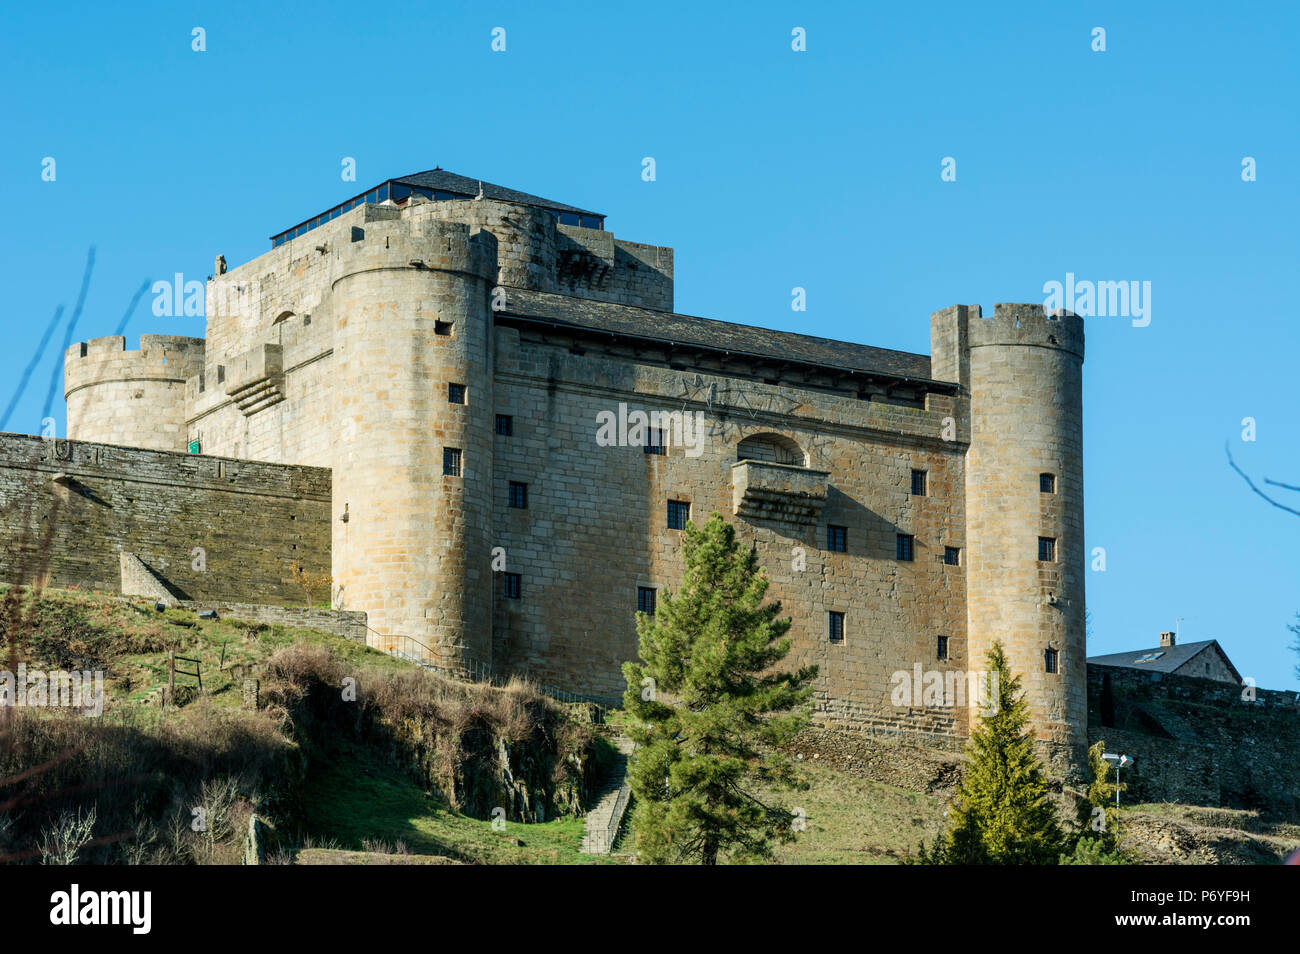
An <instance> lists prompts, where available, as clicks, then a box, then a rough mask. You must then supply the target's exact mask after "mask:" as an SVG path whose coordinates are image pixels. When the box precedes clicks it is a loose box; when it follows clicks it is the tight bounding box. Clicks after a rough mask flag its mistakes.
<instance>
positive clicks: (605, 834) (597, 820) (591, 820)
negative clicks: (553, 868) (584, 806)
mask: <svg viewBox="0 0 1300 954" xmlns="http://www.w3.org/2000/svg"><path fill="white" fill-rule="evenodd" d="M614 744H615V745H616V746H618V752H619V755H618V760H617V761H616V762H615V763H614V768H613V770H612V771H611V772H610V777H609V781H608V782H607V783H606V785H605V788H604V790H603V791H602V792H601V795H600V798H599V800H598V801H597V802H596V805H595V807H593V808H592V810H591V811H590V812H588V813H587V821H586V831H585V833H584V834H583V836H582V853H583V854H584V855H607V854H609V852H610V849H611V848H612V847H613V846H614V839H615V838H617V837H618V829H619V826H621V825H622V824H623V814H624V812H626V811H627V805H628V800H629V799H630V798H631V796H632V786H631V785H630V784H629V782H628V780H627V760H628V757H629V756H630V755H631V754H632V749H633V745H632V740H631V739H629V738H627V737H626V736H619V737H618V738H617V739H616V740H615V742H614Z"/></svg>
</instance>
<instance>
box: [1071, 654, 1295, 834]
mask: <svg viewBox="0 0 1300 954" xmlns="http://www.w3.org/2000/svg"><path fill="white" fill-rule="evenodd" d="M1097 741H1104V742H1105V743H1106V751H1107V752H1114V753H1116V754H1121V755H1128V756H1130V757H1132V758H1135V759H1136V760H1137V761H1136V764H1135V765H1134V766H1133V767H1132V769H1125V770H1124V772H1123V773H1122V777H1121V781H1123V782H1125V783H1127V784H1128V785H1129V789H1128V790H1127V791H1126V792H1125V793H1124V796H1123V797H1124V801H1125V802H1127V803H1130V804H1131V803H1133V802H1135V801H1153V802H1182V803H1184V804H1189V805H1217V806H1221V807H1225V808H1255V809H1261V810H1264V811H1266V812H1270V813H1278V814H1281V815H1283V816H1284V817H1286V818H1288V819H1289V820H1291V821H1300V694H1298V693H1295V692H1279V691H1276V690H1269V689H1249V690H1248V689H1247V687H1244V686H1234V685H1229V684H1225V683H1222V682H1218V681H1215V680H1211V679H1201V678H1191V677H1188V676H1178V675H1171V674H1168V673H1153V672H1139V671H1137V670H1134V669H1127V668H1121V667H1115V666H1098V665H1091V666H1089V667H1088V742H1089V744H1091V743H1095V742H1097Z"/></svg>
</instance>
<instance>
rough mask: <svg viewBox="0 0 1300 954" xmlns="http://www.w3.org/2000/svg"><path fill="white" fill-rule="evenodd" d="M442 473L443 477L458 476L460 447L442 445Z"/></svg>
mask: <svg viewBox="0 0 1300 954" xmlns="http://www.w3.org/2000/svg"><path fill="white" fill-rule="evenodd" d="M442 473H443V476H445V477H459V476H460V449H459V448H456V447H444V448H443V449H442Z"/></svg>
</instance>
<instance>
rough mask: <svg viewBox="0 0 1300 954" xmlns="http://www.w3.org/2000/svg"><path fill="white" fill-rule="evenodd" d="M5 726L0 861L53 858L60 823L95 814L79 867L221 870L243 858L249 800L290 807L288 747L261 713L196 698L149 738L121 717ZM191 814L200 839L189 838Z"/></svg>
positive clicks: (24, 716) (0, 728) (10, 721)
mask: <svg viewBox="0 0 1300 954" xmlns="http://www.w3.org/2000/svg"><path fill="white" fill-rule="evenodd" d="M7 716H8V718H6V719H5V720H4V721H3V723H0V804H6V803H8V804H11V806H12V807H11V808H10V809H9V811H8V813H7V814H8V816H9V818H10V822H9V824H8V829H9V830H8V832H7V835H6V837H5V839H4V840H3V841H0V851H3V852H4V856H5V859H6V860H9V861H15V862H29V863H30V862H33V861H35V860H39V858H40V857H41V855H42V848H45V849H47V850H46V852H45V853H46V854H50V855H57V854H58V851H57V850H54V851H50V850H49V849H52V848H53V849H57V847H58V846H59V845H60V844H67V843H69V841H70V840H69V839H66V838H62V837H61V835H60V832H64V831H65V830H67V829H68V826H67V825H65V824H64V823H65V822H66V821H67V820H68V819H69V818H72V819H76V818H86V817H90V816H91V815H92V814H93V817H94V818H95V819H96V820H95V823H94V839H93V841H92V842H91V843H89V844H85V845H83V846H81V847H79V849H78V850H77V851H76V860H77V863H82V864H108V863H128V864H141V863H185V864H188V863H224V862H226V861H232V860H238V857H239V855H240V853H241V852H242V831H241V829H240V824H241V819H242V822H243V823H246V822H247V812H248V811H250V810H251V804H250V801H251V799H253V798H255V797H257V798H261V799H264V800H265V802H266V803H267V805H268V808H274V809H279V808H282V807H287V806H289V805H290V804H291V795H292V792H293V790H294V779H295V773H296V771H297V764H296V760H295V758H294V756H293V747H292V745H291V744H290V743H288V742H287V740H286V739H285V738H284V737H283V736H282V735H281V734H280V733H279V732H278V731H277V729H276V726H275V723H274V722H273V721H272V720H271V719H269V718H267V717H266V716H265V715H263V714H260V713H243V712H238V711H231V710H220V709H218V708H217V707H216V706H213V705H211V704H210V703H209V702H208V700H206V699H200V700H199V701H198V702H196V703H195V704H194V705H193V706H191V707H189V708H188V709H186V710H184V711H183V713H178V715H177V717H175V718H171V719H168V720H166V721H164V722H163V723H161V725H158V726H155V727H151V728H150V729H149V730H148V731H145V730H143V729H141V728H139V727H137V726H136V725H134V724H133V723H132V719H133V715H132V714H131V713H130V712H129V711H128V713H127V714H126V715H124V718H123V720H122V721H121V722H112V723H110V722H107V721H105V720H99V719H87V718H83V717H79V716H71V715H66V714H59V715H49V714H45V713H37V712H33V711H31V710H23V709H17V710H10V711H9V712H8V713H7ZM195 808H200V809H203V810H204V812H205V815H206V818H207V819H208V820H209V824H208V825H207V827H206V829H205V830H202V831H197V832H196V831H194V829H193V821H194V819H195V817H196V816H195V814H194V809H195ZM213 822H215V825H214V824H213ZM43 834H44V835H45V838H44V842H42V835H43ZM64 855H65V856H66V852H65V853H64Z"/></svg>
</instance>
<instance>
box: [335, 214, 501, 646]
mask: <svg viewBox="0 0 1300 954" xmlns="http://www.w3.org/2000/svg"><path fill="white" fill-rule="evenodd" d="M356 233H359V234H356ZM356 233H354V236H353V241H352V242H351V243H350V245H348V246H346V247H345V248H344V249H343V250H342V261H341V263H340V266H339V269H338V271H337V275H338V277H337V278H336V279H335V280H334V282H333V288H332V301H333V304H332V310H333V314H334V316H335V332H334V359H333V360H334V387H333V393H334V403H335V406H334V409H333V415H332V417H333V421H334V427H335V434H334V435H333V438H334V454H333V457H334V482H333V487H334V494H333V496H334V521H335V522H334V532H333V540H334V546H333V574H334V588H335V593H336V601H335V602H336V605H338V606H339V607H340V608H348V607H358V608H364V609H365V610H366V611H367V612H368V613H369V625H370V627H371V629H372V630H373V631H374V632H373V633H372V640H373V641H375V642H377V643H383V644H384V646H385V648H390V649H395V650H397V651H400V652H410V653H415V654H421V655H425V656H430V655H431V656H432V657H434V659H433V661H434V662H436V663H437V664H438V665H442V666H446V667H448V668H459V667H465V668H471V669H473V668H481V667H483V666H486V665H490V663H491V649H492V635H491V634H492V583H491V581H492V573H491V527H492V499H491V496H492V441H493V438H492V431H493V404H492V374H491V367H492V363H491V362H492V353H491V347H492V327H491V324H492V323H491V311H490V299H491V291H492V288H493V286H494V285H495V283H496V269H497V250H496V240H495V239H494V238H493V237H492V236H491V235H490V234H489V233H487V232H483V231H476V230H474V231H472V230H471V228H470V226H469V225H466V224H464V223H457V222H442V221H436V220H433V219H425V220H422V221H419V222H411V221H409V220H398V219H394V220H389V221H372V222H369V223H367V224H366V227H365V229H364V232H362V230H360V229H358V230H356ZM402 637H409V640H407V641H403V640H402ZM385 638H387V639H386V640H385Z"/></svg>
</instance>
